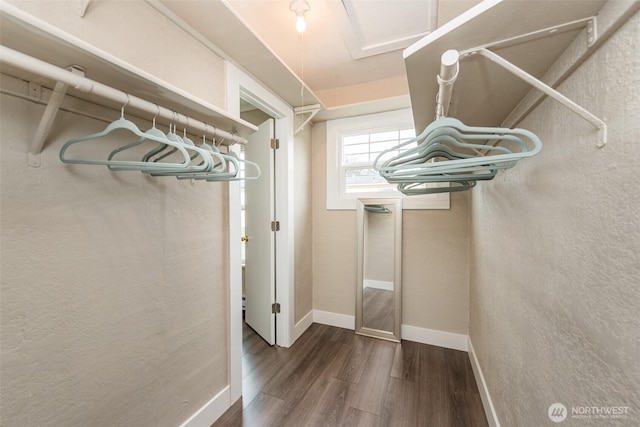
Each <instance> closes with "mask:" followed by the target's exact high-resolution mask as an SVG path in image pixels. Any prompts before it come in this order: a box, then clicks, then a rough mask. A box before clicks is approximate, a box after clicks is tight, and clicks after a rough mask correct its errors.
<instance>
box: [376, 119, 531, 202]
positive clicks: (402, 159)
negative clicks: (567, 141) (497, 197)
mask: <svg viewBox="0 0 640 427" xmlns="http://www.w3.org/2000/svg"><path fill="white" fill-rule="evenodd" d="M476 140H485V141H486V140H497V141H498V142H510V143H513V145H514V146H515V147H516V148H518V149H519V150H518V151H517V152H513V151H511V150H510V149H508V148H506V147H503V146H491V145H485V144H476V143H473V141H476ZM411 144H416V146H415V147H412V148H409V149H407V150H404V151H402V152H401V153H399V154H397V155H394V156H392V157H387V158H386V159H384V161H383V160H382V159H383V158H384V157H386V156H388V154H390V153H392V152H396V153H397V151H398V149H399V148H402V147H406V146H407V145H411ZM469 149H471V150H476V151H477V150H485V151H486V152H487V153H497V154H489V155H484V156H475V155H470V154H467V152H465V151H461V150H469ZM541 149H542V143H541V142H540V139H539V138H538V137H537V136H536V135H535V134H533V133H532V132H530V131H527V130H525V129H508V128H496V127H479V126H467V125H465V124H463V123H462V122H461V121H459V120H457V119H453V118H449V117H443V118H440V119H438V120H436V121H434V122H433V123H431V124H430V125H429V126H427V128H425V130H424V131H423V132H422V133H421V134H420V135H418V136H417V137H415V138H413V139H410V140H407V141H405V142H403V143H401V144H399V145H397V146H395V147H393V148H390V149H388V150H384V151H383V152H381V153H380V154H379V155H378V156H377V157H376V159H375V160H374V162H373V168H374V170H376V171H378V173H380V175H381V176H382V177H384V178H385V179H386V180H387V181H388V182H392V183H397V184H398V190H399V191H401V192H403V193H404V194H431V193H439V192H451V191H464V190H468V189H470V188H472V187H473V186H475V182H476V181H477V180H489V179H493V177H495V174H496V172H497V170H499V169H508V168H511V167H513V166H515V164H516V163H517V161H518V160H521V159H523V158H525V157H531V156H534V155H536V154H538V153H539V152H540V150H541ZM434 182H449V184H450V185H449V186H448V187H439V186H435V187H433V186H426V185H425V184H427V183H434Z"/></svg>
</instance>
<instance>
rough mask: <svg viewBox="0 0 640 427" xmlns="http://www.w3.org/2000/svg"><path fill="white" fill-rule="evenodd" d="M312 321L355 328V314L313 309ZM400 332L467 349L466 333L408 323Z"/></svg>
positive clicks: (415, 338) (425, 341) (409, 337)
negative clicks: (455, 332) (444, 330)
mask: <svg viewBox="0 0 640 427" xmlns="http://www.w3.org/2000/svg"><path fill="white" fill-rule="evenodd" d="M313 321H314V322H315V323H320V324H322V325H329V326H336V327H338V328H345V329H355V328H356V317H355V316H350V315H348V314H340V313H332V312H330V311H321V310H313ZM400 334H401V337H402V339H403V340H408V341H414V342H419V343H422V344H430V345H437V346H438V347H444V348H451V349H453V350H461V351H467V342H468V337H467V336H466V335H462V334H454V333H452V332H443V331H436V330H435V329H427V328H418V327H417V326H410V325H402V326H401V327H400Z"/></svg>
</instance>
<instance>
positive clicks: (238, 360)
mask: <svg viewBox="0 0 640 427" xmlns="http://www.w3.org/2000/svg"><path fill="white" fill-rule="evenodd" d="M231 149H232V150H233V151H235V152H236V153H237V154H239V153H238V151H240V148H239V147H233V146H232V147H231ZM228 198H229V205H228V212H229V241H228V245H229V336H228V338H227V340H228V341H227V342H228V344H229V361H228V363H229V383H230V385H229V386H230V400H231V403H232V404H233V403H234V402H235V401H236V400H238V399H240V397H242V306H243V304H244V301H243V298H242V276H243V274H242V269H243V268H244V267H243V266H242V248H241V245H240V241H241V240H240V237H241V236H240V234H241V225H240V216H241V207H240V183H239V182H233V181H230V182H229V194H228Z"/></svg>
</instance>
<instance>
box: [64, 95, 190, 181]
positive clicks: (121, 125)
mask: <svg viewBox="0 0 640 427" xmlns="http://www.w3.org/2000/svg"><path fill="white" fill-rule="evenodd" d="M125 106H126V104H125ZM125 106H123V107H122V110H121V113H120V118H119V119H117V120H115V121H113V122H111V123H110V124H109V125H108V126H107V127H106V128H105V129H104V130H103V131H101V132H98V133H94V134H91V135H86V136H81V137H79V138H74V139H71V140H69V141H67V142H66V143H65V144H64V145H63V146H62V148H61V149H60V160H61V161H62V162H63V163H67V164H84V165H99V166H120V167H125V168H133V169H131V170H140V169H139V168H143V169H144V168H146V167H148V164H147V163H146V162H141V161H132V160H112V159H107V160H102V159H93V160H88V159H69V158H67V157H66V156H65V154H66V152H67V150H68V149H69V147H71V146H72V145H75V144H79V143H82V142H86V141H92V140H96V139H100V138H104V137H105V136H107V135H109V134H110V133H112V132H114V131H116V130H121V129H124V130H127V131H129V132H131V133H133V134H134V135H136V136H138V137H140V138H144V140H151V141H155V142H159V143H161V144H165V145H172V146H175V147H177V148H178V151H180V154H182V156H183V157H184V162H182V163H173V164H164V165H163V167H167V168H173V169H176V170H177V169H180V168H184V167H186V166H188V165H189V162H190V161H191V159H190V157H189V154H188V153H187V151H186V150H185V149H184V147H182V146H178V145H176V144H175V143H173V142H171V141H168V140H166V138H159V137H157V136H154V135H151V134H147V133H145V132H142V131H141V130H140V129H138V127H137V126H136V125H135V123H133V122H131V121H129V120H127V119H125V118H124V108H125ZM111 157H112V156H111Z"/></svg>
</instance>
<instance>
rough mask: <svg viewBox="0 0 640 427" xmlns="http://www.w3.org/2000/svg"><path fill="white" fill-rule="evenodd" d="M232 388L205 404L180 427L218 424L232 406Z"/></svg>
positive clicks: (221, 392)
mask: <svg viewBox="0 0 640 427" xmlns="http://www.w3.org/2000/svg"><path fill="white" fill-rule="evenodd" d="M230 395H231V392H230V387H229V386H226V387H225V388H223V389H222V390H221V391H220V393H218V394H216V395H215V396H214V397H213V399H211V400H210V401H208V402H207V403H205V404H204V406H203V407H202V408H200V409H198V411H197V412H196V413H195V414H193V415H191V416H190V417H189V419H188V420H187V421H185V422H184V423H182V424H181V425H180V427H209V426H211V425H212V424H213V423H215V422H216V420H217V419H218V418H220V416H221V415H222V414H224V413H225V411H226V410H227V409H229V408H230V407H231V404H230Z"/></svg>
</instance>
